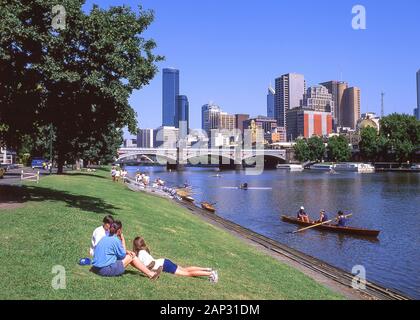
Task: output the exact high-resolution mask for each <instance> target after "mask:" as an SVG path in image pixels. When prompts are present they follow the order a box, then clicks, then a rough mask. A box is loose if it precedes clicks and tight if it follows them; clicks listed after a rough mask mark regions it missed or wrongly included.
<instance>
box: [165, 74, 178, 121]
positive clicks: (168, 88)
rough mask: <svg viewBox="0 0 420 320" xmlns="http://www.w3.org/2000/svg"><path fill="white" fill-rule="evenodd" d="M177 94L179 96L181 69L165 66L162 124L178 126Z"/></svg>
mask: <svg viewBox="0 0 420 320" xmlns="http://www.w3.org/2000/svg"><path fill="white" fill-rule="evenodd" d="M177 96H179V70H177V69H172V68H165V69H163V84H162V126H172V127H175V126H176V119H175V113H176V110H177Z"/></svg>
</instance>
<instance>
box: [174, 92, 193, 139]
mask: <svg viewBox="0 0 420 320" xmlns="http://www.w3.org/2000/svg"><path fill="white" fill-rule="evenodd" d="M189 108H190V105H189V102H188V98H187V96H177V103H176V112H175V121H176V122H175V128H179V129H180V130H179V138H180V139H184V138H185V137H186V136H187V135H188V133H189V130H190V117H189ZM180 124H182V125H180Z"/></svg>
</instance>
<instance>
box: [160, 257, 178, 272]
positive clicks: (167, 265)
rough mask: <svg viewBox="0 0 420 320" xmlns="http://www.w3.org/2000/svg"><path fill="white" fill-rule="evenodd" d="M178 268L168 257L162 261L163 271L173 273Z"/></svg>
mask: <svg viewBox="0 0 420 320" xmlns="http://www.w3.org/2000/svg"><path fill="white" fill-rule="evenodd" d="M177 269H178V266H177V265H176V264H175V263H173V262H172V261H171V260H169V259H165V260H164V262H163V270H162V271H163V272H167V273H172V274H175V272H176V270H177Z"/></svg>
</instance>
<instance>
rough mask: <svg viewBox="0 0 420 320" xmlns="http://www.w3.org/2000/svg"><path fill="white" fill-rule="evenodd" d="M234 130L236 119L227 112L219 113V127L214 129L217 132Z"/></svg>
mask: <svg viewBox="0 0 420 320" xmlns="http://www.w3.org/2000/svg"><path fill="white" fill-rule="evenodd" d="M235 128H236V117H235V115H233V114H228V113H227V112H220V114H219V125H218V126H217V128H216V129H219V130H235Z"/></svg>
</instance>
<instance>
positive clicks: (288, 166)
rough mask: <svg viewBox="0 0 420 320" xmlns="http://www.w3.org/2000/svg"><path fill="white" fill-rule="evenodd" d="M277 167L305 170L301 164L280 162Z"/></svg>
mask: <svg viewBox="0 0 420 320" xmlns="http://www.w3.org/2000/svg"><path fill="white" fill-rule="evenodd" d="M277 169H281V170H289V171H303V170H304V169H303V166H302V165H301V164H279V165H277Z"/></svg>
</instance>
